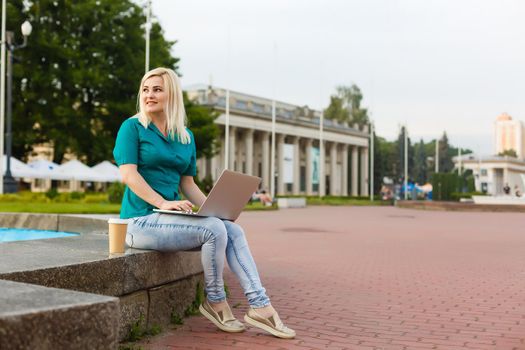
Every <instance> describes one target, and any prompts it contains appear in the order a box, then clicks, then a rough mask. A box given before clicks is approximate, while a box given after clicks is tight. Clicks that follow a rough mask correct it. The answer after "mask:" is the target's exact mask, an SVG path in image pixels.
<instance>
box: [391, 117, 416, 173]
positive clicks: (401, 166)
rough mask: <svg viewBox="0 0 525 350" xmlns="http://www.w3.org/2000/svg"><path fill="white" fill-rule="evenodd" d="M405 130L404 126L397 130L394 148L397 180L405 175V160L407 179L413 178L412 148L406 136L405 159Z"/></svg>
mask: <svg viewBox="0 0 525 350" xmlns="http://www.w3.org/2000/svg"><path fill="white" fill-rule="evenodd" d="M405 132H406V128H405V127H404V126H402V127H401V129H400V130H399V136H398V137H397V142H396V148H397V159H398V160H397V162H396V163H397V164H398V165H397V166H396V172H395V176H396V179H397V180H398V181H400V182H401V181H402V180H403V179H404V177H405V162H406V161H408V163H407V165H408V169H407V170H408V179H409V180H410V179H413V178H414V148H413V147H412V146H411V141H410V137H407V153H408V154H407V156H408V159H405Z"/></svg>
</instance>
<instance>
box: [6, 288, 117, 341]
mask: <svg viewBox="0 0 525 350" xmlns="http://www.w3.org/2000/svg"><path fill="white" fill-rule="evenodd" d="M118 310H119V300H118V299H117V298H112V297H105V296H100V295H94V294H87V293H79V292H73V291H67V290H62V289H55V288H46V287H41V286H35V285H31V284H25V283H16V282H9V281H0V349H3V350H10V349H50V350H51V349H53V350H55V349H86V350H88V349H115V348H116V347H117V330H118V321H119V320H118Z"/></svg>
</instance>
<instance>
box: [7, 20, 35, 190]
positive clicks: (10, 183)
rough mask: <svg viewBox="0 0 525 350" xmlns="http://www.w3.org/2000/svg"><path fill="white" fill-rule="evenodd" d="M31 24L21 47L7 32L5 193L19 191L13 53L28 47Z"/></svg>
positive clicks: (26, 29) (26, 25)
mask: <svg viewBox="0 0 525 350" xmlns="http://www.w3.org/2000/svg"><path fill="white" fill-rule="evenodd" d="M31 30H32V27H31V23H29V21H25V22H24V23H23V24H22V35H23V36H24V42H23V43H22V44H20V45H16V44H15V43H14V33H13V32H6V48H7V113H6V117H7V130H6V170H5V177H4V182H3V185H4V192H5V193H13V192H16V191H17V190H18V186H17V183H16V181H15V179H14V178H13V175H12V174H11V153H12V144H13V134H12V131H11V129H12V127H11V126H12V119H13V52H14V51H15V50H17V49H21V48H23V47H25V46H26V45H27V37H28V36H29V35H30V34H31Z"/></svg>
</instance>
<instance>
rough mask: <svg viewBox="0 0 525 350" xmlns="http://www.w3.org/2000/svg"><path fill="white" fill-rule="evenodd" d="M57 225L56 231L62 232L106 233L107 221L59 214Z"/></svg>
mask: <svg viewBox="0 0 525 350" xmlns="http://www.w3.org/2000/svg"><path fill="white" fill-rule="evenodd" d="M57 227H58V228H57V230H58V231H64V232H78V233H98V234H106V235H107V234H108V223H107V220H105V219H96V218H89V217H77V216H68V215H59V216H58V226H57Z"/></svg>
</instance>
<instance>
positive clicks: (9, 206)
mask: <svg viewBox="0 0 525 350" xmlns="http://www.w3.org/2000/svg"><path fill="white" fill-rule="evenodd" d="M0 212H16V213H18V212H26V213H55V214H118V213H119V212H120V204H109V203H75V202H71V203H57V202H50V203H39V202H33V203H31V202H0Z"/></svg>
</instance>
